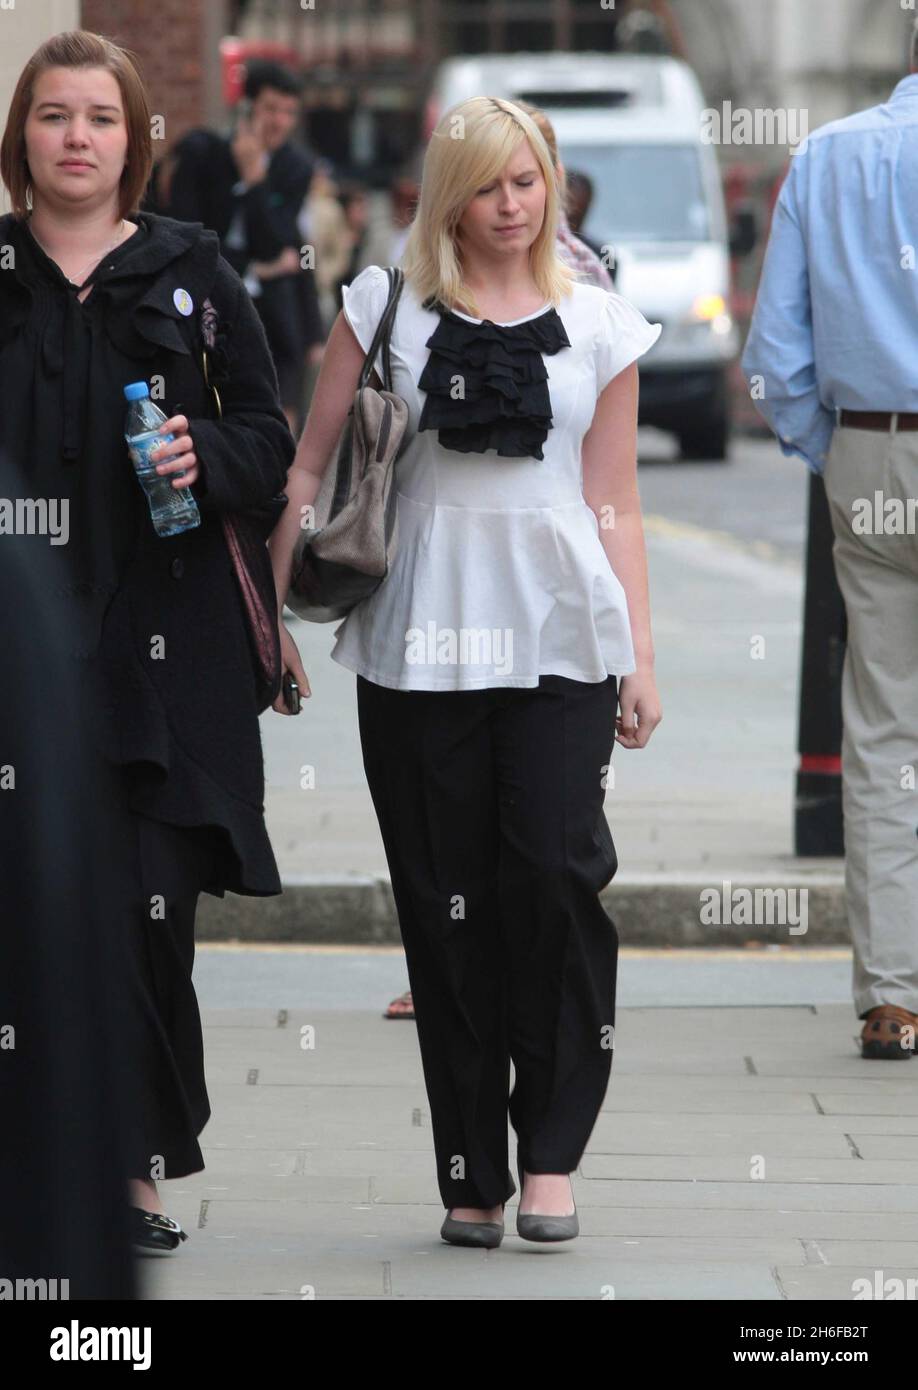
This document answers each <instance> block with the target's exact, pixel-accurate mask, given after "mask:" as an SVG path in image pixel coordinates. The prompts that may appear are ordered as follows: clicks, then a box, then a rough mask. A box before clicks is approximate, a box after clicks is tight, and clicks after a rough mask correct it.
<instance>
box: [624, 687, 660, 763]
mask: <svg viewBox="0 0 918 1390" xmlns="http://www.w3.org/2000/svg"><path fill="white" fill-rule="evenodd" d="M618 699H619V705H620V706H621V715H620V716H619V718H618V719H616V721H615V723H616V726H617V728H618V733H617V734H616V735H615V740H616V742H617V743H620V744H621V745H622V747H623V748H645V747H646V746H647V741H648V739H649V738H650V735H651V734H652V733H653V731H654V729H655V728H656V727H657V725H658V724H659V722H660V720H661V719H662V718H663V711H662V709H661V708H660V697H659V695H658V694H657V683H656V680H655V679H654V674H653V671H652V670H650V671H647V670H645V671H640V670H638V671H635V672H633V674H632V675H630V676H622V679H621V682H620V685H619V694H618Z"/></svg>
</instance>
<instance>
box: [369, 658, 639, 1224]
mask: <svg viewBox="0 0 918 1390" xmlns="http://www.w3.org/2000/svg"><path fill="white" fill-rule="evenodd" d="M357 706H358V714H359V721H360V738H361V745H362V750H363V761H364V768H365V770H366V774H367V781H368V784H369V788H370V793H371V796H372V798H373V804H374V806H375V809H376V814H377V817H378V819H379V826H380V831H381V834H382V839H383V844H384V846H385V851H386V857H387V860H388V865H389V873H390V878H391V882H392V891H393V896H394V898H395V904H396V907H397V910H398V918H399V926H400V929H401V934H402V940H403V943H404V947H405V955H406V959H407V965H408V978H409V983H410V985H411V991H412V995H413V997H414V1008H415V1017H416V1019H417V1029H418V1041H419V1045H420V1049H421V1061H422V1065H423V1069H424V1079H425V1083H426V1087H427V1095H428V1099H429V1102H430V1114H431V1124H432V1128H433V1139H434V1147H435V1151H436V1161H437V1177H438V1182H439V1188H440V1194H441V1196H442V1199H443V1203H444V1206H446V1207H448V1208H449V1207H458V1206H472V1207H491V1206H497V1205H499V1204H500V1203H501V1202H505V1201H507V1200H508V1199H509V1198H510V1197H512V1196H513V1194H514V1192H515V1191H516V1185H515V1183H514V1180H513V1177H512V1176H511V1173H510V1171H509V1167H508V1153H507V1117H508V1105H509V1118H510V1122H511V1124H512V1125H513V1128H514V1130H515V1132H516V1136H517V1142H518V1159H519V1160H520V1162H521V1164H522V1166H523V1167H524V1168H525V1169H526V1171H528V1172H530V1173H569V1172H573V1171H574V1170H575V1169H576V1167H577V1165H578V1164H579V1162H580V1159H581V1157H582V1155H583V1151H584V1149H585V1148H586V1144H587V1141H588V1139H589V1137H590V1134H591V1132H592V1129H593V1126H594V1124H595V1122H596V1117H597V1115H598V1113H599V1110H600V1107H601V1105H602V1101H603V1097H604V1095H605V1091H606V1087H607V1085H608V1080H609V1073H610V1067H611V1063H612V1039H613V1034H612V1030H613V1027H614V1023H615V980H616V964H617V956H618V936H617V932H616V930H615V925H614V923H613V922H612V920H611V919H610V918H609V917H608V916H607V914H606V913H605V911H604V910H603V908H602V907H601V905H600V902H599V897H598V893H599V890H600V889H601V888H603V887H605V885H606V884H607V883H608V882H609V881H610V880H611V879H612V878H613V876H614V874H615V872H616V869H617V867H618V861H617V857H616V854H615V846H614V844H613V841H612V836H611V834H610V832H609V827H608V823H607V821H606V818H605V814H604V811H603V800H604V796H605V791H604V782H605V778H604V774H605V773H607V771H608V768H609V764H610V761H611V754H612V749H613V747H614V739H615V715H616V711H617V707H618V685H617V680H616V677H615V676H609V677H608V678H607V679H606V680H605V681H600V682H598V683H596V684H590V683H587V682H583V681H574V680H569V679H567V678H566V677H563V676H555V675H549V676H543V677H542V678H541V680H540V681H539V685H538V686H537V687H534V688H530V689H504V688H502V687H494V688H489V689H485V690H473V691H467V690H462V691H443V692H441V691H405V690H392V689H389V688H387V687H384V686H380V685H376V684H374V683H372V682H370V681H368V680H366V679H365V678H364V677H362V676H358V677H357ZM511 1059H512V1061H513V1065H514V1070H515V1084H514V1089H513V1092H512V1094H511V1095H510V1096H509V1102H508V1091H509V1087H510V1062H511Z"/></svg>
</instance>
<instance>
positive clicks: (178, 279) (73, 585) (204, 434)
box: [0, 30, 294, 1250]
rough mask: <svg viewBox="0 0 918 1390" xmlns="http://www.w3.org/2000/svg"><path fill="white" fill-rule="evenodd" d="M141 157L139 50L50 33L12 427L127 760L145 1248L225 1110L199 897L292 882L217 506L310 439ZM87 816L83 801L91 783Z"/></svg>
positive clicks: (72, 630)
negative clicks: (215, 1078)
mask: <svg viewBox="0 0 918 1390" xmlns="http://www.w3.org/2000/svg"><path fill="white" fill-rule="evenodd" d="M150 166H151V140H150V109H149V103H148V100H147V95H146V92H145V90H144V87H143V84H142V81H141V78H140V76H139V74H138V71H137V67H136V65H135V61H134V59H133V55H131V54H130V53H129V52H127V51H126V50H124V49H122V48H119V47H118V46H117V45H115V44H113V43H111V42H109V41H108V40H107V39H105V38H102V37H100V36H99V35H97V34H93V33H90V32H87V31H83V30H78V31H75V32H72V33H62V34H57V35H55V36H54V37H53V38H51V39H49V40H48V41H47V42H46V43H44V44H42V45H41V47H40V48H39V49H38V50H37V51H36V52H35V54H34V55H33V56H32V57H31V58H30V59H29V61H28V63H27V64H26V66H25V68H24V69H23V71H22V73H21V74H20V76H19V79H18V81H17V83H16V88H15V91H14V93H13V98H12V102H11V104H10V109H9V114H8V118H7V122H6V128H5V131H4V135H3V140H2V144H0V177H2V180H3V183H4V184H5V185H6V188H7V189H8V191H9V196H10V201H11V204H12V209H13V211H12V213H10V214H8V215H6V216H5V217H3V218H0V245H2V246H3V247H4V250H5V251H7V252H11V254H8V255H5V256H4V257H3V260H2V263H0V264H2V268H0V382H2V390H3V409H2V411H0V450H4V451H5V453H6V455H7V456H8V457H9V458H10V459H11V461H12V463H13V465H14V468H15V469H16V470H17V471H18V474H19V475H21V476H22V478H24V480H25V485H26V486H27V487H28V489H29V494H30V496H31V497H32V498H35V499H45V501H46V504H47V505H49V506H50V504H52V503H53V504H54V505H55V506H56V507H59V508H60V509H61V510H66V514H67V516H68V518H69V522H68V536H67V539H66V543H63V544H59V545H55V546H53V547H51V554H50V559H49V568H50V569H51V572H52V576H53V585H52V586H51V587H50V588H49V592H53V593H54V595H55V603H56V606H57V609H58V612H59V616H60V623H61V627H62V629H63V631H65V632H66V633H67V636H68V639H69V651H68V657H69V669H70V670H71V673H72V674H71V679H72V680H73V681H74V682H77V683H79V684H81V685H85V687H86V689H87V691H88V692H91V695H90V696H88V697H87V698H88V707H89V708H90V709H91V710H92V712H93V715H94V720H93V726H92V727H93V733H94V736H95V738H96V741H97V747H98V750H99V753H100V755H101V756H103V757H104V758H105V760H106V762H107V763H108V764H110V765H111V767H112V768H113V769H114V772H113V775H112V789H113V790H112V795H113V797H114V800H115V813H116V817H117V820H118V824H119V825H120V826H121V827H123V837H124V839H123V843H124V846H125V855H126V856H127V863H126V864H125V865H124V866H119V867H123V877H124V881H125V884H126V889H125V893H124V895H123V902H122V904H121V907H120V908H119V926H120V929H121V932H122V935H123V940H124V943H125V950H126V952H127V965H126V968H125V973H124V975H123V977H122V978H121V979H120V980H119V982H118V987H119V988H120V989H121V990H122V991H123V993H124V995H125V999H126V1001H127V1003H126V1009H127V1011H128V1018H129V1026H130V1029H131V1037H130V1038H129V1039H126V1040H125V1051H126V1055H127V1056H128V1057H129V1058H130V1059H131V1064H132V1065H136V1071H135V1072H134V1074H133V1075H132V1076H131V1078H130V1081H131V1086H132V1098H133V1101H134V1107H135V1116H134V1124H133V1126H132V1131H131V1136H130V1141H129V1158H130V1167H129V1169H128V1171H129V1172H130V1174H131V1175H132V1176H131V1184H130V1190H131V1204H132V1222H133V1227H132V1229H133V1236H134V1240H135V1243H136V1244H137V1245H139V1246H141V1247H143V1248H151V1249H156V1250H171V1249H175V1248H177V1246H178V1244H179V1241H180V1240H182V1239H184V1238H185V1236H184V1232H182V1231H181V1228H180V1227H179V1225H178V1223H177V1222H175V1221H173V1220H171V1219H170V1218H168V1217H166V1216H165V1213H164V1212H163V1208H162V1203H161V1200H160V1196H159V1193H158V1190H157V1187H156V1181H157V1179H158V1178H161V1177H164V1178H167V1179H169V1178H177V1177H183V1176H185V1175H187V1174H189V1173H194V1172H197V1171H199V1170H200V1169H201V1168H203V1166H204V1163H203V1158H202V1155H201V1150H200V1147H199V1144H198V1135H199V1134H200V1132H201V1130H202V1129H203V1127H204V1125H205V1124H206V1122H207V1119H208V1117H209V1114H210V1104H209V1100H208V1096H207V1089H206V1084H205V1076H204V1065H203V1040H202V1034H201V1021H200V1016H199V1012H198V1006H197V1000H196V998H195V992H194V987H193V984H192V979H191V972H192V965H193V960H194V918H195V910H196V906H197V900H198V897H199V895H200V893H201V892H208V893H213V894H216V895H217V896H220V897H222V896H223V894H224V892H225V891H226V890H227V889H229V890H230V891H232V892H236V893H243V894H249V895H257V896H263V895H270V894H277V893H279V892H280V891H281V885H280V879H279V876H278V872H277V865H276V863H275V860H274V855H273V852H272V849H271V845H270V842H269V840H268V836H267V831H266V829H265V824H264V817H263V803H264V770H263V762H262V750H261V743H260V739H259V728H258V712H259V707H258V694H257V691H258V687H257V684H256V668H255V666H254V664H253V652H252V646H251V641H252V639H251V637H250V629H249V626H248V623H247V616H246V608H245V607H244V605H243V599H242V594H241V591H240V588H239V586H238V585H237V580H236V575H235V571H234V566H233V563H232V561H231V557H230V555H229V553H228V550H227V544H226V540H225V537H224V530H223V524H222V518H223V514H224V513H232V514H234V515H236V514H239V513H243V514H246V513H248V512H249V511H250V509H253V508H257V507H259V506H260V504H263V503H265V502H266V501H267V500H268V499H270V498H272V497H274V496H275V495H276V494H278V493H279V492H280V489H281V488H282V487H283V483H284V478H285V475H286V470H287V466H288V464H289V462H290V459H291V457H292V455H293V452H294V444H293V440H292V438H291V435H290V432H289V430H288V428H287V424H286V421H285V419H284V416H283V412H282V411H281V409H280V406H279V404H278V401H277V380H276V376H275V374H274V369H273V367H272V364H271V357H270V354H269V352H268V347H267V343H266V341H265V336H264V331H263V329H262V327H261V323H260V321H259V318H258V315H257V314H256V313H255V311H254V308H253V307H252V304H251V301H250V299H249V297H248V295H247V294H246V292H245V290H244V288H243V286H242V283H241V282H240V280H239V277H238V275H237V274H236V272H235V271H234V270H233V269H232V267H231V266H230V265H228V263H227V262H226V261H225V260H223V258H222V257H221V256H220V254H219V244H218V241H217V237H216V235H215V234H214V233H213V232H210V231H206V230H203V229H202V228H200V227H194V226H188V225H187V224H185V223H180V222H176V221H173V220H172V219H171V218H164V217H159V216H156V215H155V214H152V213H142V212H138V211H137V204H138V201H139V198H140V196H141V195H142V193H143V190H144V188H145V186H146V184H147V180H148V178H149V172H150ZM205 302H208V303H209V304H210V306H211V308H210V312H211V313H212V314H216V315H217V316H218V322H219V325H220V327H219V332H218V333H217V336H216V341H215V346H214V350H213V352H212V358H211V363H210V372H211V382H212V384H213V385H214V386H215V387H216V388H217V389H218V390H219V394H220V396H221V399H222V408H223V419H222V420H214V419H211V418H209V417H210V416H211V414H212V405H211V400H212V397H211V392H210V390H209V389H208V387H207V384H206V383H205V379H204V375H203V370H202V364H201V362H200V361H199V360H198V359H197V357H196V355H193V354H192V353H191V352H190V351H189V347H188V341H187V338H186V335H185V333H184V332H183V331H181V330H180V326H179V325H180V323H181V324H185V323H186V321H187V317H188V315H189V314H190V313H192V312H194V313H196V314H200V311H201V308H202V306H203V305H204V303H205ZM138 380H144V381H147V382H154V381H158V382H161V383H162V384H163V386H164V394H163V397H162V399H163V401H164V403H165V404H166V413H167V415H168V416H169V418H168V420H167V422H166V424H165V425H164V426H163V427H162V428H163V433H164V436H166V437H167V436H168V435H169V434H171V435H172V436H173V438H172V441H171V442H164V443H163V445H161V446H160V448H159V449H158V450H157V451H156V452H155V453H154V454H153V455H152V457H153V458H154V459H156V461H157V471H158V472H159V473H160V475H161V476H162V477H163V479H165V480H167V481H168V482H170V483H171V485H172V487H173V488H188V489H190V491H191V494H192V497H193V499H194V501H195V503H196V505H197V508H198V511H199V515H200V524H199V525H197V526H195V527H194V528H193V529H190V530H185V531H183V532H181V533H180V534H175V535H172V536H160V535H158V534H157V532H156V531H155V530H154V528H153V525H152V521H151V516H150V510H149V507H148V504H147V500H146V496H145V493H144V491H143V489H142V488H141V487H140V485H139V483H138V480H137V478H136V476H135V474H134V470H133V468H132V466H131V462H130V460H129V458H128V454H127V449H126V446H125V440H124V434H123V428H124V418H125V411H126V402H125V399H124V392H123V388H124V387H125V385H127V384H128V383H131V382H136V381H138ZM264 562H265V564H267V555H266V554H265V556H264ZM268 578H269V582H270V574H269V576H268ZM253 582H254V581H253ZM271 597H272V598H273V591H272V595H271ZM71 813H72V814H73V815H74V816H78V817H91V816H92V815H93V814H94V806H93V803H92V801H88V802H87V803H86V804H84V805H80V806H72V807H71ZM52 869H53V866H52ZM51 871H52V870H49V872H51ZM9 925H10V927H11V928H12V929H13V930H19V929H22V924H21V923H17V922H13V923H11V924H9ZM72 1197H73V1200H74V1202H79V1200H80V1193H79V1192H78V1191H74V1192H73V1194H72Z"/></svg>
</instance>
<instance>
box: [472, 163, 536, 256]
mask: <svg viewBox="0 0 918 1390" xmlns="http://www.w3.org/2000/svg"><path fill="white" fill-rule="evenodd" d="M545 193H546V190H545V180H544V179H543V177H542V170H541V169H540V168H539V163H538V160H537V159H536V157H535V155H534V154H533V152H532V146H531V145H530V143H529V141H528V140H522V141H521V142H520V144H519V145H518V146H517V149H516V150H515V152H514V154H513V155H512V156H511V158H510V159H508V161H507V163H506V164H505V165H504V167H503V169H502V170H501V172H500V174H499V175H498V177H497V178H496V179H493V180H492V181H491V182H490V183H489V184H485V185H484V187H483V188H480V189H479V190H478V191H477V192H476V193H475V194H474V195H473V197H472V198H471V200H470V201H469V202H468V203H467V205H466V207H465V210H464V212H463V214H462V217H461V218H460V219H459V222H458V224H457V232H458V238H459V247H460V250H462V251H465V250H466V249H468V250H474V251H476V252H477V253H478V254H480V255H483V256H486V257H487V258H488V259H489V260H492V259H493V258H494V257H495V256H506V257H508V258H510V257H513V256H518V255H519V254H520V252H521V251H527V252H528V250H529V247H530V246H531V245H532V243H533V242H534V241H535V239H536V237H537V236H538V234H539V232H540V230H541V227H542V222H543V221H544V218H545Z"/></svg>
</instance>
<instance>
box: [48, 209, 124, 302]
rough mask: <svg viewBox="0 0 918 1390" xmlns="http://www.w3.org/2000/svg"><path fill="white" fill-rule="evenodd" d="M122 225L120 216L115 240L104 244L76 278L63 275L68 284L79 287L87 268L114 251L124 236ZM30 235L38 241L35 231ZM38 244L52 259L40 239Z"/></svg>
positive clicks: (50, 257) (49, 257)
mask: <svg viewBox="0 0 918 1390" xmlns="http://www.w3.org/2000/svg"><path fill="white" fill-rule="evenodd" d="M124 227H125V222H124V218H123V217H122V219H121V224H120V226H119V228H118V235H117V236H116V237H115V240H114V241H113V242H112V244H111V246H106V248H105V250H104V251H100V252H99V254H98V256H96V257H94V259H93V260H91V261H90V262H89V264H88V265H86V266H85V267H84V268H83V269H82V270H81V271H79V272H78V274H77V278H76V279H75V280H74V279H73V278H72V277H71V276H70V275H67V276H66V277H65V279H66V280H67V282H68V283H69V284H71V285H76V287H77V289H79V288H80V286H81V285H82V283H83V280H84V279H85V276H86V272H87V271H88V270H91V269H92V267H93V266H96V265H98V264H99V262H100V261H101V260H102V258H103V256H107V255H108V253H109V251H114V249H115V247H116V246H117V245H118V244H119V242H121V241H123V240H124V238H123V237H122V235H121V234H122V232H123V231H124ZM29 231H30V232H31V231H32V229H31V227H30V228H29ZM32 236H33V237H35V240H36V241H38V237H37V236H35V233H34V232H32ZM38 244H39V246H41V249H42V250H43V251H44V253H45V255H46V256H47V257H48V259H49V260H54V257H53V256H52V255H51V254H50V252H49V251H48V250H47V248H46V247H45V246H42V243H41V242H40V241H38ZM61 273H62V274H63V272H61Z"/></svg>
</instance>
